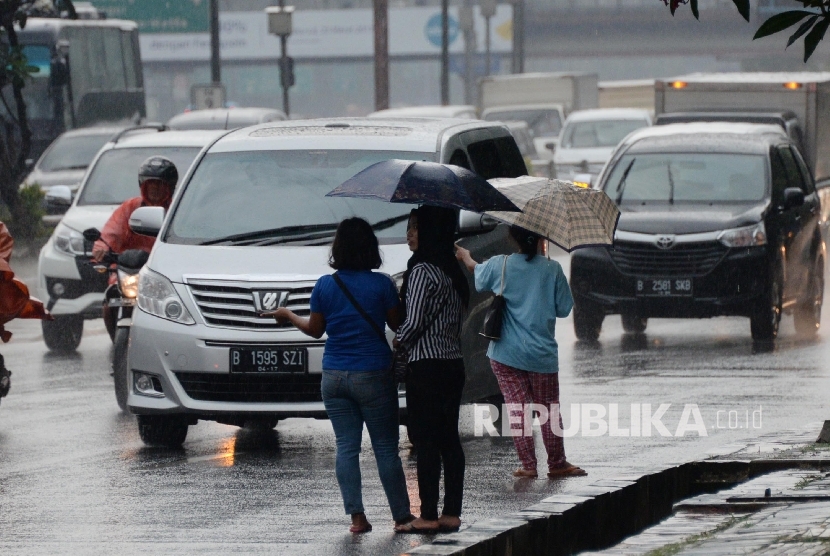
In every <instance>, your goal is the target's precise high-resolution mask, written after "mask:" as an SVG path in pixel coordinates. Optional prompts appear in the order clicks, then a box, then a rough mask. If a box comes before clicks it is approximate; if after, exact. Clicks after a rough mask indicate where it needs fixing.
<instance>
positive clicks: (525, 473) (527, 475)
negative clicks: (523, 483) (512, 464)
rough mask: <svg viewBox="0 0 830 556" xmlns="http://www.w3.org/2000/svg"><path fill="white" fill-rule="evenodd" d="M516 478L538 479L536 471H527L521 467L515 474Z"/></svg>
mask: <svg viewBox="0 0 830 556" xmlns="http://www.w3.org/2000/svg"><path fill="white" fill-rule="evenodd" d="M513 476H514V477H520V478H522V479H533V478H536V477H538V474H537V473H536V470H535V469H525V468H524V467H519V468H518V469H516V470H515V471H514V472H513Z"/></svg>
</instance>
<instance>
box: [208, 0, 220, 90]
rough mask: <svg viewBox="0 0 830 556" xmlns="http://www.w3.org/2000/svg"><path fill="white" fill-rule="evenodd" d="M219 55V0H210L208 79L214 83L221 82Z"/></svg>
mask: <svg viewBox="0 0 830 556" xmlns="http://www.w3.org/2000/svg"><path fill="white" fill-rule="evenodd" d="M219 56H220V55H219V0H210V80H211V81H212V82H213V83H214V84H219V83H221V82H222V67H221V61H220V57H219Z"/></svg>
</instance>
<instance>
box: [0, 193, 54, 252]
mask: <svg viewBox="0 0 830 556" xmlns="http://www.w3.org/2000/svg"><path fill="white" fill-rule="evenodd" d="M19 197H20V204H19V206H18V208H17V210H16V211H15V212H16V214H14V215H13V214H11V212H10V211H9V209H8V207H6V206H5V205H0V221H2V222H4V223H5V224H6V225H7V226H8V227H9V231H10V232H11V234H12V237H14V239H15V241H17V242H19V243H22V244H32V243H37V242H38V241H39V240H42V239H43V238H45V237H47V236H48V235H49V231H48V230H47V229H46V227H45V226H44V225H43V215H44V214H45V213H44V211H43V197H44V194H43V191H42V190H41V188H40V186H39V185H38V184H32V185H27V186H25V187H23V188H21V189H20V193H19Z"/></svg>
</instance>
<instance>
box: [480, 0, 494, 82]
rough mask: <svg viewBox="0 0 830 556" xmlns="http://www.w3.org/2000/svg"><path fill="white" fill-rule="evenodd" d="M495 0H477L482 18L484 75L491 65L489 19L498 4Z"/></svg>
mask: <svg viewBox="0 0 830 556" xmlns="http://www.w3.org/2000/svg"><path fill="white" fill-rule="evenodd" d="M496 1H497V0H479V8H480V9H481V16H482V17H483V18H484V52H485V64H486V65H485V68H484V75H490V68H491V67H492V65H491V64H492V60H491V59H490V19H491V18H492V17H493V16H494V15H496V10H497V9H498V6H497V5H496Z"/></svg>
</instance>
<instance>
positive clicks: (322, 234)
mask: <svg viewBox="0 0 830 556" xmlns="http://www.w3.org/2000/svg"><path fill="white" fill-rule="evenodd" d="M406 220H409V214H408V213H407V214H402V215H400V216H395V217H394V218H387V219H386V220H381V221H380V222H378V223H376V224H373V225H372V229H373V230H375V231H378V230H385V229H387V228H391V227H392V226H394V225H395V224H399V223H401V222H405V221H406ZM335 228H336V226H335ZM331 232H332V229H323V230H314V231H311V232H310V233H307V234H302V235H296V236H292V237H286V238H280V239H266V240H263V241H259V242H257V243H251V244H250V245H280V244H283V243H294V242H297V241H311V242H316V244H320V245H324V243H322V244H321V243H319V242H320V240H324V239H328V238H331V237H333V236H334V234H332V233H331Z"/></svg>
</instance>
